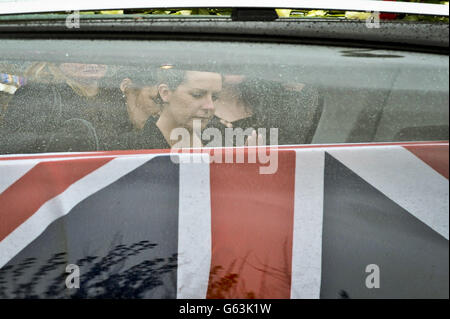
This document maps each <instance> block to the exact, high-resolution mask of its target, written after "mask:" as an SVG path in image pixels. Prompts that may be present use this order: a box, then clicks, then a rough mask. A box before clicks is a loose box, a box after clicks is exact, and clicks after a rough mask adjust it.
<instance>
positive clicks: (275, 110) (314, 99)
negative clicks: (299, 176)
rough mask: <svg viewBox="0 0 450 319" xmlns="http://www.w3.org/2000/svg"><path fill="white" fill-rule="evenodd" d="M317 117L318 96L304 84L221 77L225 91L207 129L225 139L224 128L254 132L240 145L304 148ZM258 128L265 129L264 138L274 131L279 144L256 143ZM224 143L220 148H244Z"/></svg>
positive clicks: (309, 138)
mask: <svg viewBox="0 0 450 319" xmlns="http://www.w3.org/2000/svg"><path fill="white" fill-rule="evenodd" d="M320 113H321V108H320V107H319V105H318V94H317V92H316V91H315V90H313V89H311V88H310V87H308V86H306V85H304V84H283V83H280V82H276V81H269V80H262V79H250V78H245V77H243V76H240V75H228V76H224V88H223V91H222V93H221V96H220V99H219V101H218V102H217V103H216V111H215V117H214V118H213V120H212V121H211V122H210V124H209V126H210V127H216V128H218V129H219V130H220V131H221V132H222V136H226V135H225V130H226V129H227V128H230V129H236V128H240V129H242V130H243V131H245V130H247V129H249V128H253V129H254V131H253V134H252V135H251V136H249V138H248V139H247V140H246V141H245V144H243V145H256V144H261V143H262V144H267V142H271V143H273V142H277V144H280V145H284V144H304V143H310V142H311V139H312V134H313V133H314V131H315V128H316V126H317V122H318V116H320ZM259 128H263V129H266V135H267V134H269V130H270V128H277V129H278V140H277V141H269V140H267V141H264V136H261V135H258V141H256V130H257V129H259ZM241 142H243V140H241ZM225 143H226V144H225V145H223V146H229V145H233V146H243V145H240V144H239V141H238V140H237V141H225Z"/></svg>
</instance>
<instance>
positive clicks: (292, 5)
mask: <svg viewBox="0 0 450 319" xmlns="http://www.w3.org/2000/svg"><path fill="white" fill-rule="evenodd" d="M145 8H151V9H159V8H280V9H282V8H288V9H328V10H350V11H373V12H392V13H408V14H421V15H436V16H448V15H449V6H448V5H443V4H429V3H411V2H392V1H369V0H343V1H342V0H340V1H336V0H277V1H274V0H259V1H258V2H257V3H255V2H254V1H250V0H182V1H180V0H152V1H148V0H127V1H123V0H96V1H92V0H76V1H73V0H69V1H59V0H0V15H4V14H22V13H42V12H64V11H74V10H80V11H84V10H106V9H145Z"/></svg>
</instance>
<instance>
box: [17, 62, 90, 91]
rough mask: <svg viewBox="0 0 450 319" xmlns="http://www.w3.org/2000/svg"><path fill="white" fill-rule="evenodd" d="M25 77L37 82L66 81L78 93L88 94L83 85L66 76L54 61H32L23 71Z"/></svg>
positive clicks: (52, 82) (55, 82)
mask: <svg viewBox="0 0 450 319" xmlns="http://www.w3.org/2000/svg"><path fill="white" fill-rule="evenodd" d="M25 77H27V78H28V80H30V81H33V82H39V83H51V84H58V83H67V85H69V86H70V87H71V88H72V90H74V92H75V93H77V94H78V95H80V96H89V95H88V93H87V90H86V89H85V88H84V86H82V85H79V84H78V83H77V81H76V80H73V79H71V78H69V77H68V76H66V75H65V74H64V73H63V72H62V71H61V70H60V68H59V67H58V66H57V65H56V64H54V63H50V62H34V63H33V64H32V65H31V66H30V67H28V69H27V70H26V71H25Z"/></svg>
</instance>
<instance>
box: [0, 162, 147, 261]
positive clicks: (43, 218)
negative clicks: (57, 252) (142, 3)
mask: <svg viewBox="0 0 450 319" xmlns="http://www.w3.org/2000/svg"><path fill="white" fill-rule="evenodd" d="M153 157H155V155H146V156H133V157H131V156H130V157H122V158H116V159H113V160H112V161H110V162H108V163H106V164H105V165H103V166H102V167H100V168H98V169H97V170H95V171H93V172H92V173H90V174H88V175H86V176H85V177H83V178H81V179H80V180H79V181H77V182H75V183H74V184H72V185H71V186H69V188H67V189H66V190H65V191H64V192H63V193H62V194H60V195H59V196H57V197H54V198H52V199H51V200H49V201H47V202H46V203H45V204H44V205H42V206H41V208H39V210H38V211H36V213H34V214H33V215H32V216H31V217H30V218H28V219H27V220H26V221H25V222H24V223H22V224H21V225H20V226H19V227H18V228H16V229H15V230H14V231H13V232H12V233H11V234H9V235H8V236H7V237H6V238H4V239H3V240H2V241H0V252H1V254H0V268H1V267H3V266H4V265H5V264H6V263H7V262H8V261H9V260H11V259H12V258H13V257H14V256H16V255H17V254H18V253H19V252H20V251H21V250H22V249H24V248H25V247H26V246H27V245H28V244H30V243H31V242H32V241H33V240H34V239H36V238H37V237H38V236H39V235H40V234H41V233H42V232H44V231H45V229H46V228H47V227H48V226H49V225H50V224H51V223H52V222H54V221H55V220H56V219H58V218H60V217H62V216H64V215H67V214H68V213H69V212H70V211H71V210H72V208H73V207H75V205H77V204H78V203H79V202H81V201H82V200H84V199H85V198H87V197H89V196H91V195H92V194H94V193H95V192H97V191H98V190H100V189H102V188H104V187H106V186H108V185H110V184H111V183H113V182H115V181H116V180H118V179H119V178H120V177H122V176H123V175H125V174H127V173H129V172H130V171H132V170H134V169H136V168H137V167H139V166H140V165H142V164H144V163H145V162H147V161H149V160H150V159H151V158H153Z"/></svg>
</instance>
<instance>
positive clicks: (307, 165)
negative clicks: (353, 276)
mask: <svg viewBox="0 0 450 319" xmlns="http://www.w3.org/2000/svg"><path fill="white" fill-rule="evenodd" d="M295 161H296V164H295V197H294V235H293V247H292V280H291V298H292V299H316V298H319V297H320V284H321V273H322V270H321V267H322V223H323V183H324V151H323V149H307V150H297V151H296V160H295Z"/></svg>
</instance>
